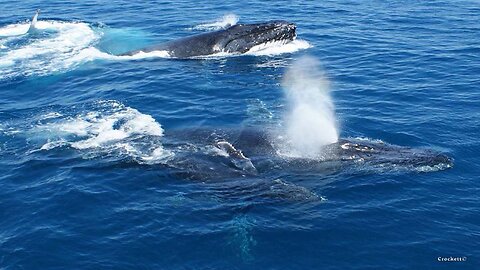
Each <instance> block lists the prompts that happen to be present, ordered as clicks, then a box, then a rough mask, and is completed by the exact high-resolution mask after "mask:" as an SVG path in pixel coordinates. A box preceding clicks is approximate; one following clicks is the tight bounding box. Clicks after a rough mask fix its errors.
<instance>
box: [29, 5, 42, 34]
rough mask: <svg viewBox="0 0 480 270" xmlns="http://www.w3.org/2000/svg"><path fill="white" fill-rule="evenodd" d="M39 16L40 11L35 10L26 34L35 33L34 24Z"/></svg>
mask: <svg viewBox="0 0 480 270" xmlns="http://www.w3.org/2000/svg"><path fill="white" fill-rule="evenodd" d="M39 14H40V9H37V11H36V12H35V15H33V18H32V22H31V23H30V28H28V32H27V33H31V32H33V31H35V29H36V28H35V24H36V23H37V19H38V15H39Z"/></svg>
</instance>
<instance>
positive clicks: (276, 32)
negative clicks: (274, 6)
mask: <svg viewBox="0 0 480 270" xmlns="http://www.w3.org/2000/svg"><path fill="white" fill-rule="evenodd" d="M295 29H296V26H295V24H293V23H289V22H286V21H271V22H266V23H256V24H237V25H233V26H230V27H229V28H227V29H223V30H218V31H214V32H209V33H203V34H198V35H194V36H189V37H185V38H181V39H178V40H174V41H170V42H167V43H163V44H160V45H156V46H151V47H147V48H144V49H140V50H135V51H131V52H128V53H126V54H127V55H135V54H137V53H139V52H151V51H166V52H167V53H168V54H169V55H170V56H171V57H176V58H189V57H196V56H208V55H213V54H218V53H234V54H240V53H246V52H247V51H249V50H251V49H252V48H255V47H256V46H268V45H272V44H286V43H288V42H291V41H293V40H294V39H295V38H296V33H295Z"/></svg>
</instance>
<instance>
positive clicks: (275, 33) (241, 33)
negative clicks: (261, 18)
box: [223, 21, 297, 52]
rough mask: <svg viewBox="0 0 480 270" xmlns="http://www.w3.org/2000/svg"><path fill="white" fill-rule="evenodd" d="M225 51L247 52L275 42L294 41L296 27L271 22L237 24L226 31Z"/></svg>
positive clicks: (289, 24) (283, 22)
mask: <svg viewBox="0 0 480 270" xmlns="http://www.w3.org/2000/svg"><path fill="white" fill-rule="evenodd" d="M224 31H225V33H226V38H225V40H224V41H225V42H224V44H223V47H224V48H223V51H225V52H246V51H248V50H249V49H251V48H252V47H254V46H257V45H260V44H269V43H274V42H281V43H285V42H289V41H293V40H294V39H295V38H296V36H297V34H296V25H295V24H294V23H290V22H287V21H270V22H266V23H256V24H237V25H234V26H232V27H230V28H228V29H226V30H224Z"/></svg>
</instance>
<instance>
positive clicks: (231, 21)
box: [191, 14, 239, 31]
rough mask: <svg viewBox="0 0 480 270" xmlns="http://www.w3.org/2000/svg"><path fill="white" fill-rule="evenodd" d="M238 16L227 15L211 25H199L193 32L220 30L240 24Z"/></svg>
mask: <svg viewBox="0 0 480 270" xmlns="http://www.w3.org/2000/svg"><path fill="white" fill-rule="evenodd" d="M238 20H239V18H238V16H237V15H235V14H226V15H224V16H223V17H222V18H220V19H218V20H216V21H215V22H211V23H204V24H199V25H197V26H194V27H192V28H191V29H193V30H209V31H212V30H220V29H224V28H227V27H230V26H232V25H235V24H237V23H238Z"/></svg>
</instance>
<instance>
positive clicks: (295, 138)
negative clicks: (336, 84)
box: [282, 57, 339, 157]
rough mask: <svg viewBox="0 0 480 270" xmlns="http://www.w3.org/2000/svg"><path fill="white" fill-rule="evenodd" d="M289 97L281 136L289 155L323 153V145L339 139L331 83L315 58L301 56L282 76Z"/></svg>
mask: <svg viewBox="0 0 480 270" xmlns="http://www.w3.org/2000/svg"><path fill="white" fill-rule="evenodd" d="M283 89H284V91H285V96H286V98H287V101H288V111H287V112H286V114H285V116H284V122H285V123H284V124H285V130H284V139H286V149H285V150H284V151H283V152H285V153H282V154H286V155H288V156H296V157H322V154H323V153H322V146H325V145H328V144H331V143H335V142H337V141H338V138H339V134H338V133H339V132H338V130H337V125H336V120H335V108H334V104H333V102H332V98H331V96H330V83H329V81H328V79H327V78H326V76H325V75H324V73H323V72H322V71H321V70H320V68H319V63H318V61H317V60H315V59H314V58H311V57H303V58H301V59H299V60H298V61H296V62H295V63H294V64H293V66H292V67H291V68H290V69H289V70H288V71H287V73H286V74H285V76H284V79H283Z"/></svg>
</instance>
